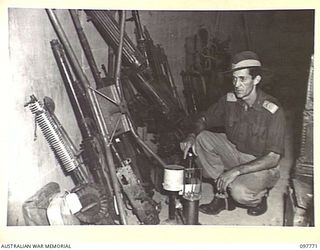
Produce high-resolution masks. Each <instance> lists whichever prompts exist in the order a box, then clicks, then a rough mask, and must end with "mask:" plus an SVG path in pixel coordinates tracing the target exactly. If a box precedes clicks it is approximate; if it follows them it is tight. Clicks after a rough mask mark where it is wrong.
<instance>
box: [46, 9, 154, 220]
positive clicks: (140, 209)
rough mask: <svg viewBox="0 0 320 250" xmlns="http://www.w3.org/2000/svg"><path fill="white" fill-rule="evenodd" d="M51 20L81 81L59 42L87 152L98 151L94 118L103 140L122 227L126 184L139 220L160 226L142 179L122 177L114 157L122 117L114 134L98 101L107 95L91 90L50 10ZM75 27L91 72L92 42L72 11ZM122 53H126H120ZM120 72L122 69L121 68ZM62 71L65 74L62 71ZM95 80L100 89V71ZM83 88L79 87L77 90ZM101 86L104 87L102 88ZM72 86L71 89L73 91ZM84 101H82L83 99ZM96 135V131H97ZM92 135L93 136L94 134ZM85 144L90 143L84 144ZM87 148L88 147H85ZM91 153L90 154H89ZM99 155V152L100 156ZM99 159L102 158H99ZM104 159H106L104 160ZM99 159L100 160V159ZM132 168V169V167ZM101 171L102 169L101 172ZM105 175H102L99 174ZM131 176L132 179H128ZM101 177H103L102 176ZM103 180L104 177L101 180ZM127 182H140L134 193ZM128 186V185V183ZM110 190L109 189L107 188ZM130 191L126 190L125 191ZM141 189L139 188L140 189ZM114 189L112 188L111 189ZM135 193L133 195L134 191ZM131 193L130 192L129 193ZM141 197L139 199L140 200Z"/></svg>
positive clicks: (60, 62) (61, 65)
mask: <svg viewBox="0 0 320 250" xmlns="http://www.w3.org/2000/svg"><path fill="white" fill-rule="evenodd" d="M47 13H48V16H49V18H50V21H51V22H52V24H53V27H54V28H55V30H56V32H57V35H58V37H59V39H60V40H61V42H62V44H63V48H64V49H65V50H66V54H67V57H68V59H69V61H70V64H71V66H72V69H73V71H74V73H75V75H76V77H77V78H78V79H79V82H78V81H73V80H72V75H71V74H70V70H63V69H65V68H66V65H67V62H66V57H65V56H64V54H63V48H62V46H61V45H60V48H59V45H58V43H57V41H56V42H52V45H53V49H54V54H55V57H56V59H57V62H58V65H59V68H60V72H61V73H62V75H63V79H64V80H69V82H68V81H66V82H67V84H66V86H67V91H68V88H69V91H68V92H69V93H71V94H70V97H71V98H70V100H71V102H72V103H73V106H74V107H76V108H75V109H74V110H75V112H77V113H78V114H77V115H76V117H77V118H78V123H79V127H80V128H82V129H81V130H82V131H83V134H84V135H85V136H86V137H87V139H89V140H87V142H88V143H87V148H88V149H89V150H90V149H95V148H93V147H90V146H92V144H91V143H90V142H91V141H90V137H89V136H88V135H89V134H90V132H91V131H89V130H88V128H89V126H88V124H87V123H86V121H87V118H89V119H90V118H91V115H92V118H93V119H92V120H91V121H93V123H94V124H96V126H94V127H95V128H97V131H98V133H96V134H95V135H99V136H96V137H93V138H98V139H99V138H102V141H103V143H102V145H101V144H100V143H99V140H98V141H97V142H98V143H97V145H99V146H101V147H99V148H98V149H100V148H101V149H102V151H104V152H102V153H105V159H106V161H107V164H106V166H107V167H106V168H103V169H106V171H104V174H105V175H106V180H107V177H108V176H109V175H110V177H111V178H110V179H111V182H112V183H111V185H110V186H112V191H113V194H114V195H115V198H116V202H117V207H118V210H119V214H120V222H121V224H126V218H125V213H124V205H123V200H122V197H121V195H122V192H121V187H120V183H121V184H122V189H123V190H124V191H125V194H126V195H127V197H128V198H129V200H130V202H131V205H132V206H133V210H134V212H135V213H136V215H137V216H138V218H139V220H140V221H141V222H142V223H144V224H158V223H159V218H158V211H157V209H156V205H155V204H154V203H152V199H151V198H150V197H148V196H147V195H146V193H145V192H144V190H143V188H141V187H140V186H139V185H140V181H138V178H137V177H136V176H134V175H132V174H131V173H132V171H131V172H130V171H126V172H121V173H122V174H121V175H119V172H120V170H121V169H122V168H123V167H124V166H122V163H123V160H122V159H121V158H119V162H120V164H121V166H122V167H121V168H120V169H116V165H115V163H114V160H113V157H114V154H115V155H116V156H117V155H119V153H118V152H117V149H116V148H115V147H114V146H113V139H114V135H115V131H116V128H117V124H118V123H119V121H120V119H121V117H122V116H120V117H119V119H118V121H117V122H116V126H115V127H116V128H115V129H114V131H113V132H112V133H111V132H109V130H108V127H107V125H106V121H105V119H104V116H103V113H102V109H101V106H100V104H99V102H98V99H97V94H99V95H102V96H103V97H106V96H105V95H103V94H102V93H101V92H99V91H97V90H95V89H93V88H92V87H91V86H90V83H89V81H88V79H87V77H86V76H85V74H84V72H83V71H82V69H81V67H80V65H79V62H78V60H77V58H76V56H75V54H74V52H73V50H72V47H71V45H70V44H69V41H68V39H67V37H66V35H65V33H64V31H63V29H62V27H61V25H60V23H59V21H58V19H57V17H56V15H55V13H54V12H53V11H52V10H47ZM70 13H71V15H72V18H73V21H74V24H75V26H76V29H77V32H78V35H79V39H80V42H81V44H82V46H83V47H84V51H85V54H86V56H87V57H88V62H89V64H90V68H91V69H95V68H96V65H95V62H94V58H93V56H92V53H91V50H90V47H89V45H88V42H87V40H86V37H85V35H84V33H83V31H82V29H81V26H80V22H79V20H78V19H77V15H76V13H75V12H73V11H70ZM120 51H122V50H121V49H120ZM118 68H119V67H118ZM61 69H62V70H61ZM95 72H96V73H95V75H96V76H95V79H97V82H96V85H99V84H98V83H101V81H102V79H101V78H100V76H99V74H97V70H96V71H95ZM76 84H79V86H73V85H76ZM100 85H101V84H100ZM70 86H71V87H70ZM79 89H80V90H81V89H83V94H81V91H80V94H78V95H77V94H74V93H73V92H75V91H73V92H72V90H79ZM115 91H116V92H117V91H119V88H116V89H115ZM77 96H80V97H82V98H83V100H82V101H83V102H82V103H83V105H82V107H81V101H79V100H78V98H77ZM106 98H107V99H108V100H111V101H112V102H113V103H115V104H117V100H112V99H111V98H108V97H106ZM80 99H81V98H80ZM85 109H88V113H87V114H88V117H84V115H83V113H81V111H82V110H85ZM83 123H85V124H86V126H83ZM93 131H96V130H95V129H94V130H93ZM91 134H92V133H91ZM84 142H86V141H85V140H84ZM84 145H85V146H86V144H84ZM89 150H87V151H89ZM90 152H91V153H93V155H94V153H97V152H94V150H91V151H90ZM98 153H99V152H98ZM98 155H99V154H98ZM101 158H102V159H103V157H101ZM98 159H99V157H98ZM94 160H97V158H95V159H94ZM95 162H96V163H99V161H98V162H97V161H95ZM128 166H129V165H128V164H127V165H126V166H125V167H126V169H127V168H128ZM129 167H131V166H129ZM98 170H99V168H98ZM99 172H100V173H101V171H99ZM128 173H129V175H128ZM99 176H100V175H99ZM100 177H101V176H100ZM123 179H127V180H134V179H135V180H136V181H135V182H134V183H133V185H131V186H129V187H131V188H132V187H134V190H133V191H132V190H131V189H130V188H128V186H127V185H126V186H124V182H122V180H123ZM97 181H101V179H99V178H97ZM106 184H108V182H106ZM125 184H127V182H126V183H125ZM107 186H108V185H107ZM125 187H126V188H125ZM138 187H139V188H138ZM137 188H138V191H139V192H138V193H137V192H135V191H137ZM110 189H111V188H110ZM130 190H131V191H130ZM129 191H130V192H129ZM137 196H138V197H137ZM146 208H147V209H146Z"/></svg>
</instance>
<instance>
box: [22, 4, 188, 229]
mask: <svg viewBox="0 0 320 250" xmlns="http://www.w3.org/2000/svg"><path fill="white" fill-rule="evenodd" d="M46 12H47V15H48V17H49V19H50V21H51V24H52V26H53V28H54V30H55V32H56V34H57V36H58V39H54V40H52V41H51V48H52V51H53V54H54V57H55V60H56V63H57V65H58V68H59V71H60V73H61V76H62V79H63V82H64V85H65V88H66V91H67V94H68V96H69V99H70V102H71V105H72V108H73V111H74V114H75V117H76V120H77V123H78V126H79V129H80V132H81V135H82V143H81V146H80V150H77V149H76V147H75V145H74V144H73V143H72V141H71V139H70V138H69V137H68V135H67V133H66V131H65V130H64V129H63V126H62V125H61V124H60V122H59V121H58V119H57V117H55V115H54V112H53V110H54V109H50V108H49V106H50V105H47V104H46V103H48V99H46V100H45V101H44V104H42V103H41V102H40V101H38V100H37V98H36V97H35V96H33V95H32V96H31V100H30V102H28V103H27V104H26V106H28V107H29V108H30V110H31V112H32V113H33V114H34V115H35V117H36V123H37V124H38V125H39V126H40V128H41V130H42V132H43V134H44V136H45V138H46V139H47V141H48V144H49V146H50V147H51V149H52V150H53V152H54V154H55V156H56V158H57V159H58V161H59V163H60V164H61V166H62V169H63V170H64V172H66V174H70V175H71V177H72V179H73V181H74V183H75V185H76V187H75V188H74V189H73V190H72V192H75V193H77V195H78V196H79V200H80V201H81V203H82V205H83V208H82V209H81V210H80V211H79V212H78V213H77V214H76V215H77V217H78V219H79V220H80V221H81V222H82V223H83V224H118V223H120V224H127V219H126V211H125V208H128V206H130V208H131V209H132V211H133V213H134V214H135V215H136V216H137V218H138V219H139V221H140V223H141V224H158V223H159V217H158V213H159V206H158V204H157V203H156V202H155V201H154V200H153V199H152V193H153V192H152V189H153V188H154V180H152V179H151V177H150V173H151V169H152V168H154V167H155V166H156V167H159V166H160V167H161V168H163V167H165V165H166V163H165V162H164V161H163V160H162V158H160V157H159V156H158V155H157V154H155V153H154V152H153V150H151V149H150V147H149V146H148V145H147V144H146V143H145V142H144V141H143V140H142V139H141V138H140V137H139V136H138V134H137V132H136V127H137V126H146V127H147V129H148V132H149V131H151V132H153V133H155V134H156V135H157V136H158V137H157V138H162V142H163V144H161V141H160V143H159V140H158V143H159V148H160V149H163V150H162V151H163V152H165V153H166V152H169V153H170V154H172V152H173V151H172V148H174V149H177V148H178V145H179V141H180V140H181V138H182V137H183V136H184V135H183V132H182V131H181V129H180V128H179V122H180V121H181V120H182V119H183V118H184V117H185V114H184V112H183V109H182V107H181V103H180V100H179V98H178V94H177V91H176V88H175V84H174V82H173V78H172V75H171V71H170V68H169V64H168V60H167V58H166V56H165V54H164V50H163V48H161V47H160V46H159V45H154V44H153V41H152V39H151V37H150V34H149V33H148V31H147V30H146V28H144V31H143V29H142V26H141V23H140V19H139V15H138V12H137V11H132V17H131V18H129V19H127V21H128V20H129V21H130V20H131V21H134V23H135V25H136V38H137V47H136V46H135V45H134V43H133V42H132V41H131V40H130V39H129V37H128V36H127V35H126V33H125V22H126V12H125V11H119V12H118V16H119V21H116V19H115V17H114V14H115V12H112V11H108V10H85V13H86V15H87V17H88V20H89V21H91V22H92V23H93V25H94V26H95V28H96V29H97V30H98V32H99V33H100V34H101V36H102V37H103V39H104V40H105V41H106V43H107V45H108V49H109V58H108V69H106V67H105V66H104V65H102V69H103V71H104V73H105V77H104V78H103V77H101V75H100V72H99V70H98V68H97V65H96V62H95V59H94V56H93V53H92V51H91V48H90V46H89V42H88V40H87V38H86V34H85V33H84V31H83V29H82V27H81V22H80V19H79V15H78V14H79V13H78V11H77V10H69V12H70V15H71V17H72V20H73V23H74V26H75V28H76V31H77V34H78V37H79V40H80V43H81V46H82V49H83V51H84V54H85V56H86V58H87V61H88V64H89V66H90V69H91V72H92V75H93V78H94V80H95V84H92V83H90V82H89V80H88V78H87V76H86V74H85V73H84V71H83V70H82V68H81V66H80V64H79V61H78V59H77V56H76V54H75V53H74V51H73V48H72V46H71V44H70V42H69V40H68V38H67V35H66V34H65V32H64V30H63V27H62V26H61V24H60V22H59V20H58V17H57V15H56V13H55V11H54V10H52V9H46ZM94 86H96V87H94ZM49 103H51V106H54V103H53V101H51V102H49ZM163 136H166V138H165V139H163ZM168 137H170V139H168ZM160 151H161V150H160ZM150 156H151V157H150ZM153 160H155V161H153Z"/></svg>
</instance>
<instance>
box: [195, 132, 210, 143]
mask: <svg viewBox="0 0 320 250" xmlns="http://www.w3.org/2000/svg"><path fill="white" fill-rule="evenodd" d="M210 134H212V133H211V132H210V131H207V130H203V131H201V132H200V133H199V134H198V135H197V137H196V142H201V141H206V140H207V139H208V136H209V135H210Z"/></svg>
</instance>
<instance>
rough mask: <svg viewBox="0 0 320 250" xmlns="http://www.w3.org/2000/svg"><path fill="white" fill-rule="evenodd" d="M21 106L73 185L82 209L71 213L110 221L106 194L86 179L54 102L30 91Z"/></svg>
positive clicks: (94, 220)
mask: <svg viewBox="0 0 320 250" xmlns="http://www.w3.org/2000/svg"><path fill="white" fill-rule="evenodd" d="M25 107H29V109H30V111H31V113H32V114H34V115H35V121H36V124H38V125H39V127H40V129H41V131H42V133H43V135H44V137H45V138H46V140H47V142H48V144H49V146H50V148H51V149H52V151H53V153H54V155H55V157H56V159H57V160H58V162H59V164H60V166H61V167H62V170H63V172H64V173H65V174H66V175H70V176H71V178H72V180H73V182H74V183H75V185H76V187H75V188H74V189H73V190H72V191H71V192H72V193H76V194H77V195H78V197H79V200H80V202H81V205H82V209H81V210H80V211H79V212H77V213H76V214H75V215H76V216H77V217H78V218H79V219H80V221H81V222H82V223H88V224H114V219H113V218H112V213H113V209H112V206H111V203H110V196H107V195H106V193H105V192H104V191H103V188H102V186H100V185H96V184H93V183H90V182H91V178H90V176H89V173H88V171H87V168H86V166H85V165H84V164H83V162H82V161H81V159H80V158H79V156H78V153H77V149H76V147H75V145H74V144H73V142H72V140H71V139H70V137H69V136H68V134H67V132H66V131H65V130H64V128H63V126H62V125H61V123H60V122H59V120H58V118H57V117H56V116H55V114H54V102H53V101H52V100H51V99H50V98H48V97H45V99H44V104H42V103H41V102H40V101H38V99H37V98H36V97H35V96H34V95H32V96H31V97H30V101H29V102H28V103H26V104H25ZM92 211H94V212H92Z"/></svg>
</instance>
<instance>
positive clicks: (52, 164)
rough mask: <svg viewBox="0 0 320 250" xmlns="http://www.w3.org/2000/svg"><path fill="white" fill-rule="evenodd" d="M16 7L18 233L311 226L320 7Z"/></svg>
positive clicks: (12, 195) (11, 14) (13, 88)
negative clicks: (318, 15) (31, 229)
mask: <svg viewBox="0 0 320 250" xmlns="http://www.w3.org/2000/svg"><path fill="white" fill-rule="evenodd" d="M7 11H8V50H9V52H8V53H9V62H8V64H9V68H10V71H9V73H8V74H9V77H10V78H9V79H10V82H9V83H7V84H6V85H7V89H8V88H9V89H10V90H8V91H9V93H10V102H11V103H12V105H13V107H14V110H13V113H12V117H14V119H15V122H14V123H13V122H12V123H11V122H10V120H5V121H4V122H6V123H7V124H8V127H10V128H11V129H12V131H14V132H12V133H11V132H10V134H11V135H10V138H11V139H10V145H11V149H10V150H14V151H15V157H12V159H10V167H8V168H6V169H7V170H6V171H7V175H8V183H7V200H6V203H7V206H6V207H7V211H6V218H7V220H6V226H7V227H17V226H18V227H25V226H45V227H55V226H69V227H70V226H83V227H86V226H91V227H92V226H93V227H94V226H99V227H101V226H116V225H124V226H126V225H137V226H141V227H145V226H149V225H153V226H155V225H156V226H157V227H161V226H164V225H166V226H169V227H171V226H174V225H179V226H184V225H186V226H187V225H193V226H196V227H197V228H199V227H202V226H204V225H206V226H208V225H210V226H232V227H236V226H258V227H281V228H282V227H283V228H285V227H306V228H307V227H315V217H316V216H318V215H317V212H318V211H316V209H315V204H314V164H313V162H314V160H313V147H314V143H313V130H314V129H313V106H314V104H313V96H314V95H313V94H314V93H313V79H314V46H315V9H308V8H305V9H255V10H250V9H242V10H239V9H235V10H232V9H231V10H230V9H228V10H215V9H214V8H211V9H208V10H196V9H195V10H152V9H148V10H146V9H108V8H99V9H98V8H92V9H89V8H86V9H83V8H72V9H69V8H65V9H63V8H45V7H43V8H22V7H10V8H8V9H7ZM8 85H10V86H8ZM4 94H6V93H4ZM12 146H13V147H12ZM310 243H312V242H310Z"/></svg>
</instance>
